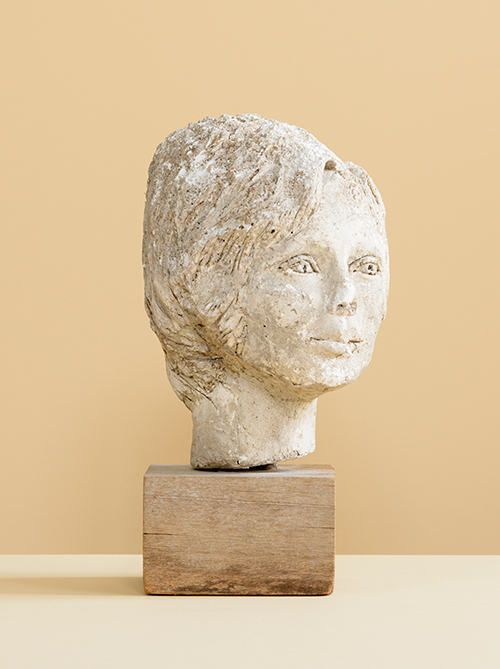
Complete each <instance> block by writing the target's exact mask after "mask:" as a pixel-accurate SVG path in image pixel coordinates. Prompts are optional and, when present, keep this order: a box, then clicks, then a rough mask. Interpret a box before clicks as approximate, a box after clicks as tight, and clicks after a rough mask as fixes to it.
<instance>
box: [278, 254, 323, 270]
mask: <svg viewBox="0 0 500 669" xmlns="http://www.w3.org/2000/svg"><path fill="white" fill-rule="evenodd" d="M278 269H280V270H282V271H284V272H286V273H288V274H290V273H293V274H313V273H315V272H319V270H318V266H317V265H316V262H315V261H314V258H311V256H295V257H294V258H290V259H289V260H286V261H285V262H284V263H281V265H280V266H279V268H278Z"/></svg>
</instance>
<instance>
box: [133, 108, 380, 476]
mask: <svg viewBox="0 0 500 669" xmlns="http://www.w3.org/2000/svg"><path fill="white" fill-rule="evenodd" d="M384 218H385V212H384V207H383V204H382V200H381V197H380V194H379V193H378V190H377V189H376V187H375V185H374V184H373V182H372V180H371V179H370V177H369V176H368V175H367V174H366V172H365V171H364V170H363V169H362V168H360V167H357V166H356V165H353V164H352V163H344V162H342V161H341V160H340V159H339V158H338V157H337V156H336V155H335V154H334V153H332V151H330V150H329V149H328V148H327V147H325V146H324V145H323V144H321V143H320V142H319V141H318V140H316V139H315V138H314V137H313V136H312V135H310V134H309V133H307V132H306V131H305V130H302V129H300V128H296V127H293V126H289V125H287V124H285V123H281V122H278V121H273V120H269V119H264V118H261V117H259V116H257V115H240V116H236V117H231V116H222V117H220V118H218V119H212V118H206V119H204V120H203V121H200V122H199V123H197V124H191V125H189V126H188V127H187V128H183V129H181V130H177V131H175V132H174V133H172V134H171V135H170V136H169V137H167V139H166V140H165V141H164V142H163V143H162V144H160V146H159V147H158V149H157V151H156V153H155V156H154V158H153V161H152V163H151V166H150V170H149V181H148V192H147V200H146V210H145V219H144V256H143V257H144V272H145V287H146V288H145V290H146V309H147V311H148V314H149V316H150V320H151V325H152V328H153V330H154V331H155V332H156V334H157V335H158V337H159V339H160V342H161V344H162V347H163V350H164V352H165V358H166V364H167V373H168V377H169V379H170V382H171V383H172V386H173V388H174V390H175V392H176V393H177V395H178V396H179V397H180V399H182V400H183V401H184V402H185V404H186V405H187V406H188V407H189V409H191V411H192V414H193V441H192V447H191V464H192V466H193V467H195V468H220V469H231V468H246V467H254V466H259V465H265V464H269V463H274V462H279V461H281V460H290V459H293V458H297V457H300V456H303V455H306V454H307V453H310V452H311V451H312V450H314V447H315V421H316V399H317V397H319V396H320V395H321V394H323V393H325V392H328V391H330V390H334V389H336V388H341V387H342V386H344V385H346V384H348V383H351V382H352V381H354V380H356V379H357V378H358V377H359V376H360V374H361V373H362V372H363V371H364V369H365V368H366V366H367V365H368V363H369V362H370V359H371V356H372V352H373V347H374V343H375V338H376V335H377V332H378V329H379V326H380V323H381V321H382V320H383V318H384V316H385V310H386V301H387V293H388V285H389V258H388V249H387V240H386V236H385V228H384Z"/></svg>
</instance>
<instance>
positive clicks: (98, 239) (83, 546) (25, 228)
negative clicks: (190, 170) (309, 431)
mask: <svg viewBox="0 0 500 669" xmlns="http://www.w3.org/2000/svg"><path fill="white" fill-rule="evenodd" d="M0 12H1V16H0V26H1V28H0V30H1V33H2V34H1V35H0V37H1V39H0V48H1V49H2V63H3V65H2V68H3V69H2V82H3V83H2V91H3V103H2V106H1V112H0V113H1V115H2V130H3V133H2V135H3V138H2V151H1V183H2V190H3V195H2V198H1V203H0V207H1V231H2V243H1V249H2V262H1V272H2V281H1V288H2V305H3V309H2V337H3V339H2V342H3V345H2V347H1V354H2V384H1V386H2V390H1V392H2V398H1V406H2V419H1V424H0V430H1V468H0V514H1V518H0V521H1V532H0V552H3V553H58V552H60V553H108V552H109V553H120V552H121V553H137V552H140V550H141V488H142V476H143V474H144V472H145V470H146V468H147V466H148V465H149V464H151V463H159V462H169V463H183V462H187V461H188V458H189V443H190V415H189V412H188V411H187V410H186V409H185V408H184V406H183V405H182V404H181V403H180V401H178V400H177V399H176V398H175V396H174V394H173V392H172V391H171V389H170V386H169V384H168V382H167V379H166V375H165V372H164V367H163V360H162V354H161V349H160V346H159V344H158V342H157V341H156V338H155V336H154V335H153V333H152V332H151V331H150V330H149V325H148V323H147V319H146V316H145V313H144V310H143V306H142V275H141V261H140V244H141V224H142V211H143V203H144V191H145V187H146V173H147V167H148V164H149V161H150V160H151V157H152V155H153V152H154V149H155V147H156V145H157V144H158V143H160V142H161V141H162V140H163V139H164V137H165V136H166V135H167V134H168V133H170V132H171V131H172V130H174V129H176V128H178V127H181V126H184V125H186V124H187V123H188V122H190V121H197V120H199V119H200V118H202V117H204V116H206V115H210V116H218V115H220V114H222V113H229V114H235V113H239V112H256V113H259V114H262V115H264V116H268V117H271V118H276V119H278V120H282V121H286V122H288V123H291V124H295V125H299V126H302V127H304V128H306V129H307V130H308V131H310V132H311V133H313V134H314V135H315V136H316V137H317V138H318V139H320V140H321V141H322V142H324V143H325V144H326V145H327V146H329V147H330V148H332V149H333V150H334V151H335V152H336V153H337V154H338V155H339V156H340V157H341V158H342V159H344V160H352V161H353V162H355V163H358V164H360V165H362V166H363V167H364V168H365V169H367V170H368V172H369V173H370V175H371V176H372V177H373V178H374V180H375V182H376V184H377V185H378V187H379V189H380V190H381V192H382V195H383V197H384V199H385V203H386V206H387V210H388V219H387V228H388V235H389V241H390V247H391V259H392V288H391V294H390V298H389V313H388V318H387V321H386V322H385V323H384V324H383V326H382V329H381V332H380V335H379V340H378V343H377V347H376V351H375V356H374V359H373V362H372V364H371V366H370V367H369V368H368V370H367V371H366V372H365V374H364V375H363V377H362V378H361V379H360V380H359V381H357V382H356V383H355V384H354V385H352V386H350V387H348V388H346V389H343V390H342V391H340V392H338V393H332V394H330V395H328V396H325V397H323V398H321V399H320V401H319V417H318V428H317V449H316V452H315V453H314V454H313V455H311V456H308V457H307V458H304V459H303V460H302V462H307V461H309V462H316V463H330V464H332V465H333V466H334V467H335V468H336V471H337V482H338V489H337V494H338V551H339V552H340V553H452V554H453V553H464V554H470V553H498V552H500V533H499V531H498V528H499V526H500V485H499V482H500V481H499V470H500V448H499V446H500V444H499V438H498V376H499V371H500V370H499V353H498V341H497V340H498V325H499V314H498V311H499V309H498V303H499V299H498V289H497V285H498V282H499V277H498V262H497V255H498V246H499V243H500V231H499V220H498V193H499V188H498V167H499V155H500V142H499V130H498V119H499V117H500V113H499V112H500V109H499V106H500V105H499V102H500V93H499V89H500V87H499V78H498V75H499V55H500V53H499V51H500V48H499V40H498V30H499V18H500V5H499V4H498V3H497V2H494V1H493V0H475V1H472V0H458V1H457V0H454V1H453V2H452V1H451V0H438V1H437V2H436V0H432V1H431V0H418V1H417V0H408V2H399V1H397V0H380V1H378V2H368V0H311V1H310V2H296V1H290V0H288V1H284V0H267V1H266V0H255V1H254V2H253V3H244V2H235V1H234V0H232V1H229V0H212V1H211V2H202V1H201V0H185V1H184V2H182V3H181V2H172V1H171V0H167V1H165V0H164V1H159V0H141V2H139V0H120V1H118V0H98V1H97V0H89V1H87V2H85V3H83V2H76V1H74V0H69V1H68V0H65V1H62V0H60V1H56V0H44V2H42V1H39V2H35V1H34V0H31V1H29V2H27V1H25V0H16V1H15V2H14V1H13V0H4V2H3V3H2V8H1V10H0Z"/></svg>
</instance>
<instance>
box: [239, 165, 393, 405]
mask: <svg viewBox="0 0 500 669" xmlns="http://www.w3.org/2000/svg"><path fill="white" fill-rule="evenodd" d="M388 272H389V267H388V250H387V241H386V238H385V234H384V233H382V232H381V231H380V229H379V228H378V226H377V223H376V221H375V219H374V218H373V214H372V212H371V210H370V206H369V203H368V202H367V200H366V198H365V197H363V196H361V195H360V194H359V193H358V197H357V198H356V193H354V195H352V194H351V193H350V192H348V191H345V190H342V189H341V184H340V183H339V179H338V178H334V177H330V176H329V175H326V176H325V183H324V190H323V197H322V203H321V207H320V210H319V211H318V213H317V214H316V215H315V216H314V217H313V218H312V219H311V221H310V222H309V223H308V224H307V225H306V226H305V227H304V228H303V229H302V230H301V231H299V232H297V233H296V235H294V236H293V237H290V238H288V239H287V240H286V241H285V242H282V243H280V244H278V245H275V246H274V247H272V248H271V249H269V248H267V249H262V250H260V251H259V252H257V254H256V257H255V263H254V264H253V270H251V272H250V278H249V281H248V284H247V286H246V289H245V292H244V297H243V305H242V306H243V310H244V312H245V313H246V324H247V333H246V339H245V344H244V348H243V352H242V354H241V356H240V357H241V360H242V363H243V365H244V367H246V368H247V370H248V371H249V373H251V374H252V375H257V376H258V377H259V378H260V379H261V380H263V381H264V383H266V380H267V382H269V383H274V384H275V383H276V380H279V381H278V382H279V384H280V385H281V386H282V387H286V388H288V390H289V391H290V392H292V393H299V394H300V393H301V392H302V393H306V394H307V393H308V394H309V395H310V396H318V395H320V394H321V393H323V392H326V391H327V390H330V389H333V388H337V387H340V386H343V385H345V384H347V383H350V382H352V381H354V380H355V379H357V378H358V377H359V376H360V374H361V373H362V372H363V371H364V369H365V368H366V366H367V365H368V363H369V362H370V359H371V356H372V352H373V347H374V344H375V338H376V335H377V332H378V329H379V326H380V323H381V322H382V320H383V318H384V316H385V309H386V301H387V290H388Z"/></svg>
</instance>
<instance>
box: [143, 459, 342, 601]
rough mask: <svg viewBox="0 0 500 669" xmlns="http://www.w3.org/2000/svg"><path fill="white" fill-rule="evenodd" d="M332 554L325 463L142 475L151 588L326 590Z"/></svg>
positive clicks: (174, 469) (162, 469)
mask: <svg viewBox="0 0 500 669" xmlns="http://www.w3.org/2000/svg"><path fill="white" fill-rule="evenodd" d="M334 555H335V473H334V470H333V468H332V467H330V466H329V465H308V466H302V465H279V466H278V467H277V468H276V469H271V470H262V469H260V470H259V469H254V470H252V469H250V470H248V469H247V470H237V471H235V470H231V471H223V470H219V471H200V470H194V469H191V468H190V467H189V466H187V465H151V467H150V468H149V469H148V471H147V472H146V475H145V477H144V589H145V591H146V593H147V594H151V595H153V594H158V595H160V594H163V595H327V594H329V593H331V592H332V590H333V577H334Z"/></svg>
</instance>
